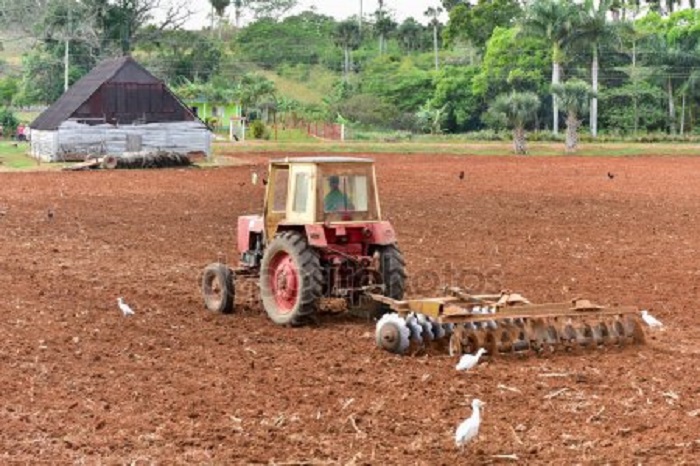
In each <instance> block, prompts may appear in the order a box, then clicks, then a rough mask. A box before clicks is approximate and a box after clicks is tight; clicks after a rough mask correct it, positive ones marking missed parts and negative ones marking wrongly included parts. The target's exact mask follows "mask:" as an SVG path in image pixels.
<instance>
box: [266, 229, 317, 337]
mask: <svg viewBox="0 0 700 466" xmlns="http://www.w3.org/2000/svg"><path fill="white" fill-rule="evenodd" d="M322 284H323V275H322V273H321V264H320V261H319V257H318V253H317V252H316V251H315V250H314V249H313V248H312V247H310V246H309V245H308V244H307V242H306V239H305V238H304V236H302V235H301V234H300V233H297V232H292V231H287V232H283V233H280V234H278V235H277V236H275V238H274V239H273V240H272V241H271V242H270V244H269V245H268V247H267V248H266V249H265V254H264V255H263V258H262V263H261V268H260V293H261V295H262V302H263V307H264V308H265V311H266V312H267V315H268V316H269V317H270V319H272V321H273V322H275V323H276V324H279V325H302V324H304V323H306V321H308V320H309V318H310V317H311V316H312V315H313V314H314V312H315V311H316V307H317V305H318V299H319V298H320V297H321V294H322Z"/></svg>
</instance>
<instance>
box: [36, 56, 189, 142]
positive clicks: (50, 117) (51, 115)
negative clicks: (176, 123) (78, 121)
mask: <svg viewBox="0 0 700 466" xmlns="http://www.w3.org/2000/svg"><path fill="white" fill-rule="evenodd" d="M127 64H129V65H132V66H130V67H127V68H125V65H127ZM127 69H128V70H127ZM110 81H131V82H134V81H136V82H140V83H148V84H157V83H161V81H160V80H159V79H158V78H156V77H155V76H153V75H152V74H151V73H149V72H148V71H147V70H146V69H145V68H143V67H142V66H141V65H140V64H138V63H137V62H136V61H135V60H134V59H133V58H131V57H129V56H124V57H119V58H113V59H108V60H104V61H102V62H101V63H99V64H98V65H97V66H96V67H95V68H93V69H92V71H90V72H89V73H88V74H86V75H85V76H83V77H82V78H81V79H79V80H78V81H77V82H76V83H75V84H73V85H72V86H71V87H70V88H69V89H68V90H67V91H66V92H65V93H64V94H63V95H62V96H61V97H60V98H59V99H58V100H57V101H56V102H54V103H53V105H51V106H50V107H49V108H47V109H46V110H44V112H42V113H41V115H39V116H38V117H37V118H36V119H35V120H34V121H33V122H32V123H31V124H30V125H29V126H30V128H32V129H39V130H49V131H50V130H55V129H57V128H58V127H59V126H60V125H61V123H63V122H64V121H66V120H68V119H69V118H71V116H72V115H74V114H75V113H76V112H77V111H78V109H80V107H81V106H82V105H83V104H85V102H87V101H88V100H89V99H90V97H92V95H93V94H95V92H97V91H98V90H99V89H100V87H101V86H102V85H104V84H105V83H107V82H110ZM166 92H168V93H169V94H170V95H171V96H172V97H174V98H175V99H176V100H177V101H178V103H180V104H181V105H183V106H184V104H182V102H181V101H180V100H179V99H178V98H177V96H175V95H174V94H172V93H171V92H169V91H166ZM184 107H185V109H186V111H187V113H191V112H190V111H189V109H188V108H187V107H186V106H184ZM193 116H194V115H193ZM195 118H196V117H195Z"/></svg>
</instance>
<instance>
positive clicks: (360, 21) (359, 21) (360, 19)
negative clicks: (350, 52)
mask: <svg viewBox="0 0 700 466" xmlns="http://www.w3.org/2000/svg"><path fill="white" fill-rule="evenodd" d="M357 21H358V26H359V27H360V36H362V0H360V17H359V18H358V20H357Z"/></svg>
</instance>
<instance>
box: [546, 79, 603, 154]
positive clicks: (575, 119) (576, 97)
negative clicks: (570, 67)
mask: <svg viewBox="0 0 700 466" xmlns="http://www.w3.org/2000/svg"><path fill="white" fill-rule="evenodd" d="M552 92H553V93H554V94H555V95H556V96H557V97H558V98H559V100H560V101H561V106H562V108H563V109H564V111H565V112H566V152H576V148H577V147H578V128H579V126H581V121H580V120H579V116H580V115H582V114H584V113H586V112H587V111H588V105H589V102H590V98H591V97H592V96H593V92H592V91H591V86H589V85H588V84H587V83H585V82H584V81H581V80H580V79H571V80H569V81H567V82H565V83H564V84H552Z"/></svg>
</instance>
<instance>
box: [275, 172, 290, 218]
mask: <svg viewBox="0 0 700 466" xmlns="http://www.w3.org/2000/svg"><path fill="white" fill-rule="evenodd" d="M274 183H275V184H274V190H275V192H274V199H273V202H272V210H273V212H284V211H285V210H287V189H288V185H289V170H287V169H278V170H276V171H275V180H274Z"/></svg>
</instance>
